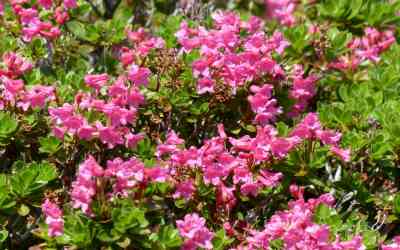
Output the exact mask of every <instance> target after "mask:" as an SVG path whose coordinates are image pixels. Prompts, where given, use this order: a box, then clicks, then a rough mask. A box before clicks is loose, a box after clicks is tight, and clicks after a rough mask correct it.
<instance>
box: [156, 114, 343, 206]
mask: <svg viewBox="0 0 400 250" xmlns="http://www.w3.org/2000/svg"><path fill="white" fill-rule="evenodd" d="M218 130H219V136H217V137H213V138H211V139H209V140H206V141H205V142H204V144H203V145H202V146H201V147H200V148H195V147H190V148H189V149H186V148H185V147H184V145H183V144H184V140H182V139H181V138H179V137H178V136H177V135H176V133H175V132H173V131H171V132H169V134H168V135H167V139H166V141H165V142H164V143H162V144H159V145H158V147H157V151H156V156H157V157H158V159H159V162H160V164H161V165H167V166H168V167H169V169H170V176H171V178H172V179H173V180H176V181H175V182H176V185H175V186H176V191H175V194H174V195H173V197H174V198H185V199H191V198H192V197H193V196H194V195H195V193H196V187H195V183H194V180H193V179H192V177H190V176H186V177H185V175H182V173H181V172H180V169H182V168H185V169H187V170H195V169H198V170H200V171H201V172H202V176H203V182H204V183H205V184H207V185H212V186H214V187H215V188H216V194H217V206H218V207H219V208H221V209H225V210H228V211H229V210H231V209H232V208H233V207H234V206H235V205H236V197H235V190H236V188H238V190H239V191H240V193H241V194H242V195H244V196H250V195H251V196H257V194H258V192H259V191H260V189H262V188H266V187H267V188H271V187H275V186H277V185H278V184H279V181H280V180H281V178H282V177H283V176H282V174H281V173H275V172H272V171H270V170H268V169H260V170H257V171H254V168H252V166H253V165H259V164H261V163H264V162H272V161H273V160H274V159H276V160H280V159H283V158H285V157H286V156H287V154H288V153H289V152H290V151H291V150H293V149H295V148H296V147H297V146H298V145H299V144H301V143H303V141H304V140H309V141H315V140H319V141H320V142H321V143H322V144H324V145H328V146H329V147H330V150H331V152H332V153H333V154H334V155H337V156H338V157H339V158H340V159H341V160H343V161H349V160H350V150H344V149H341V148H340V147H339V142H340V138H341V134H340V133H338V132H335V131H331V130H324V129H323V128H322V126H321V124H320V122H319V119H318V116H317V115H316V114H315V113H310V114H308V115H307V116H306V117H305V118H304V120H303V121H302V122H301V123H299V124H298V125H297V126H296V127H295V128H294V129H293V131H292V132H291V133H290V135H289V136H288V137H278V136H277V134H278V133H277V131H276V129H275V128H274V127H272V126H270V125H266V126H264V127H258V129H257V134H256V136H255V137H254V138H252V137H250V136H248V135H246V136H243V137H241V138H239V139H235V138H232V137H227V135H226V134H225V132H224V129H223V127H222V125H220V126H219V129H218ZM228 145H230V146H228ZM182 177H183V179H182Z"/></svg>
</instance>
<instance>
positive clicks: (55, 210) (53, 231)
mask: <svg viewBox="0 0 400 250" xmlns="http://www.w3.org/2000/svg"><path fill="white" fill-rule="evenodd" d="M42 212H43V214H44V215H45V217H46V224H47V225H48V227H49V229H48V235H49V237H56V236H61V235H62V234H63V233H64V220H63V218H62V216H63V212H62V210H61V209H60V208H59V207H58V206H57V205H56V204H54V203H52V202H51V201H49V200H48V199H46V200H45V201H44V203H43V204H42Z"/></svg>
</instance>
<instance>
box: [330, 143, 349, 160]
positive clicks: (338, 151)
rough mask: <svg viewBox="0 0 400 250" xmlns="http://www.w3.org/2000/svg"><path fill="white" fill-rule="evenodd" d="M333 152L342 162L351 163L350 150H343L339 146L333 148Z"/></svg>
mask: <svg viewBox="0 0 400 250" xmlns="http://www.w3.org/2000/svg"><path fill="white" fill-rule="evenodd" d="M330 149H331V152H332V153H333V154H335V155H336V156H338V157H339V158H340V159H341V160H342V161H344V162H349V161H350V153H351V152H350V149H341V148H339V147H337V146H331V148H330Z"/></svg>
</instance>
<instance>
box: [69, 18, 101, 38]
mask: <svg viewBox="0 0 400 250" xmlns="http://www.w3.org/2000/svg"><path fill="white" fill-rule="evenodd" d="M67 27H68V30H69V31H70V32H72V34H73V35H75V36H76V37H78V38H80V39H83V40H86V41H90V42H95V41H97V40H98V39H99V38H100V35H99V34H98V32H97V30H96V28H95V27H94V26H93V25H90V24H83V23H81V22H78V21H75V20H73V21H70V22H68V23H67Z"/></svg>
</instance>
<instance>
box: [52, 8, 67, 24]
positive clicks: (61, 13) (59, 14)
mask: <svg viewBox="0 0 400 250" xmlns="http://www.w3.org/2000/svg"><path fill="white" fill-rule="evenodd" d="M54 17H55V19H56V22H57V23H58V24H64V23H65V22H66V21H68V19H69V15H68V12H67V11H65V10H64V9H63V8H61V7H58V8H57V9H56V11H55V12H54Z"/></svg>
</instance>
